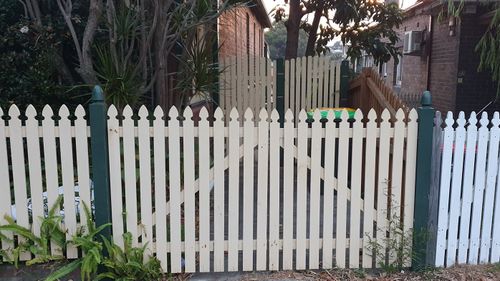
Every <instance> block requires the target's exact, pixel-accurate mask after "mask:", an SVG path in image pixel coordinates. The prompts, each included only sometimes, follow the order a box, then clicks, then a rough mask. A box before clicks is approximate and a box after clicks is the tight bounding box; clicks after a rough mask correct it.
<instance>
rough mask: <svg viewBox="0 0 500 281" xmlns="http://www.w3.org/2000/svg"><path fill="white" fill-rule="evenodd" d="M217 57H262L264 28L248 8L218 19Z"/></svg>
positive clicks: (236, 10) (231, 12) (239, 9)
mask: <svg viewBox="0 0 500 281" xmlns="http://www.w3.org/2000/svg"><path fill="white" fill-rule="evenodd" d="M219 42H220V50H219V57H220V58H223V57H230V56H239V57H240V56H246V55H250V56H264V27H263V26H262V24H261V23H260V22H259V21H258V19H257V17H256V15H255V14H254V13H253V11H252V9H251V8H249V7H239V8H235V9H233V10H231V11H228V12H225V13H224V14H223V15H221V17H220V18H219Z"/></svg>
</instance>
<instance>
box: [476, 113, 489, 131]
mask: <svg viewBox="0 0 500 281" xmlns="http://www.w3.org/2000/svg"><path fill="white" fill-rule="evenodd" d="M489 123H490V120H488V113H487V112H486V111H483V113H482V114H481V120H479V124H481V127H487V126H488V124H489Z"/></svg>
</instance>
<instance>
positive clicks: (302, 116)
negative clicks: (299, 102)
mask: <svg viewBox="0 0 500 281" xmlns="http://www.w3.org/2000/svg"><path fill="white" fill-rule="evenodd" d="M306 120H307V113H306V111H305V110H304V109H301V110H300V112H299V122H305V121H306Z"/></svg>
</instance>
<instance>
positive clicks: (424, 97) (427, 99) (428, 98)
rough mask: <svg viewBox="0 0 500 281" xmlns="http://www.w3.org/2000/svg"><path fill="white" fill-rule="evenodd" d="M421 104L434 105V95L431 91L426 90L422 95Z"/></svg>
mask: <svg viewBox="0 0 500 281" xmlns="http://www.w3.org/2000/svg"><path fill="white" fill-rule="evenodd" d="M420 104H421V105H422V106H432V96H431V92H429V91H425V92H424V94H423V95H422V99H421V100H420Z"/></svg>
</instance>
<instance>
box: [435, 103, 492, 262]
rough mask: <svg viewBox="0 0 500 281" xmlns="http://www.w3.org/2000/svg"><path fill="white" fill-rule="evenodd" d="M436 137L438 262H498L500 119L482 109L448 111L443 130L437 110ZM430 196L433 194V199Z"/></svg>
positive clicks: (436, 253) (436, 257)
mask: <svg viewBox="0 0 500 281" xmlns="http://www.w3.org/2000/svg"><path fill="white" fill-rule="evenodd" d="M435 126H436V127H437V128H438V129H437V130H436V131H437V134H435V135H434V137H435V138H436V139H437V140H436V142H435V143H436V146H437V147H436V149H435V150H436V151H437V152H438V153H435V161H436V163H437V167H438V168H440V170H439V171H440V176H439V177H437V179H438V180H437V181H436V185H437V188H436V189H435V190H436V191H437V192H438V193H436V194H435V195H434V197H435V199H436V200H439V205H438V206H439V208H438V209H436V210H435V214H433V216H435V217H436V218H437V226H436V227H437V235H436V241H435V243H436V247H435V256H434V261H433V262H434V264H435V265H436V266H440V267H442V266H448V267H449V266H453V265H455V264H465V263H467V264H479V263H481V264H484V263H498V262H500V219H499V218H500V186H499V185H500V181H499V180H498V175H499V174H500V171H499V164H500V163H499V161H498V160H499V159H498V158H499V145H500V127H499V126H500V117H499V114H498V112H495V113H494V115H493V118H492V119H491V120H490V119H488V114H487V113H486V112H483V113H482V115H481V118H480V119H479V120H477V118H476V114H475V113H474V112H473V113H471V115H470V117H469V119H466V118H465V114H464V113H463V112H460V114H459V115H458V118H457V119H454V117H453V114H452V113H451V112H448V114H447V116H446V118H445V121H444V126H445V127H444V129H441V126H442V119H441V115H440V113H439V112H437V115H436V123H435ZM431 200H432V198H431Z"/></svg>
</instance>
